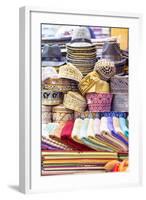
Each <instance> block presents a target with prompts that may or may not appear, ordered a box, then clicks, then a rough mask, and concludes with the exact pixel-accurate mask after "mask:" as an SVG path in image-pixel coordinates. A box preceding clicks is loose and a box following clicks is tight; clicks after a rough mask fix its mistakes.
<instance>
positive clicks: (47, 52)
mask: <svg viewBox="0 0 146 200" xmlns="http://www.w3.org/2000/svg"><path fill="white" fill-rule="evenodd" d="M65 62H66V58H65V57H63V56H62V54H61V49H60V47H59V45H57V44H56V45H52V46H49V45H48V44H45V45H44V47H43V51H42V67H57V66H61V65H63V64H65Z"/></svg>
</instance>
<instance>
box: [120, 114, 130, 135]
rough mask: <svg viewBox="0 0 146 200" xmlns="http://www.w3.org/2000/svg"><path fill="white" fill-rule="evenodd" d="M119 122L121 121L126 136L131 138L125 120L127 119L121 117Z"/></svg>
mask: <svg viewBox="0 0 146 200" xmlns="http://www.w3.org/2000/svg"><path fill="white" fill-rule="evenodd" d="M119 121H120V127H121V129H122V131H123V133H124V135H125V136H126V137H127V138H128V137H129V130H128V128H127V126H126V120H125V118H123V117H120V118H119Z"/></svg>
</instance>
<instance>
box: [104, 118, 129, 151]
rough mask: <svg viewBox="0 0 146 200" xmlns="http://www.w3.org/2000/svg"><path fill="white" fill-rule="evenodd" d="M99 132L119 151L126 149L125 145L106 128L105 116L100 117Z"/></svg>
mask: <svg viewBox="0 0 146 200" xmlns="http://www.w3.org/2000/svg"><path fill="white" fill-rule="evenodd" d="M100 133H101V135H102V136H103V138H104V139H105V140H106V141H108V142H109V143H111V144H112V145H114V146H115V147H116V148H118V151H119V152H121V151H127V147H126V146H125V145H124V144H123V143H122V142H121V141H119V140H118V139H117V138H116V137H114V136H113V135H112V134H111V131H110V130H109V128H108V123H107V118H106V117H102V118H101V124H100Z"/></svg>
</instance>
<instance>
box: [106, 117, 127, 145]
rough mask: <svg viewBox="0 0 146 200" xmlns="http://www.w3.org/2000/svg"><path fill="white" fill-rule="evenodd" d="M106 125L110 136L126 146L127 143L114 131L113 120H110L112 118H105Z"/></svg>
mask: <svg viewBox="0 0 146 200" xmlns="http://www.w3.org/2000/svg"><path fill="white" fill-rule="evenodd" d="M107 121H108V123H107V125H108V129H109V130H110V131H111V133H112V135H113V136H114V137H115V138H117V139H118V140H120V141H122V142H123V143H124V144H126V145H127V146H128V142H127V141H126V140H125V139H124V138H123V137H122V136H121V135H119V134H118V133H117V132H116V131H115V129H114V126H113V120H112V117H107Z"/></svg>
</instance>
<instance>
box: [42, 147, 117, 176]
mask: <svg viewBox="0 0 146 200" xmlns="http://www.w3.org/2000/svg"><path fill="white" fill-rule="evenodd" d="M117 159H118V155H117V153H106V152H103V153H101V152H68V151H64V152H53V151H42V175H58V174H71V173H93V172H94V173H101V172H105V168H104V166H105V164H106V163H108V162H109V161H111V160H117Z"/></svg>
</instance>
